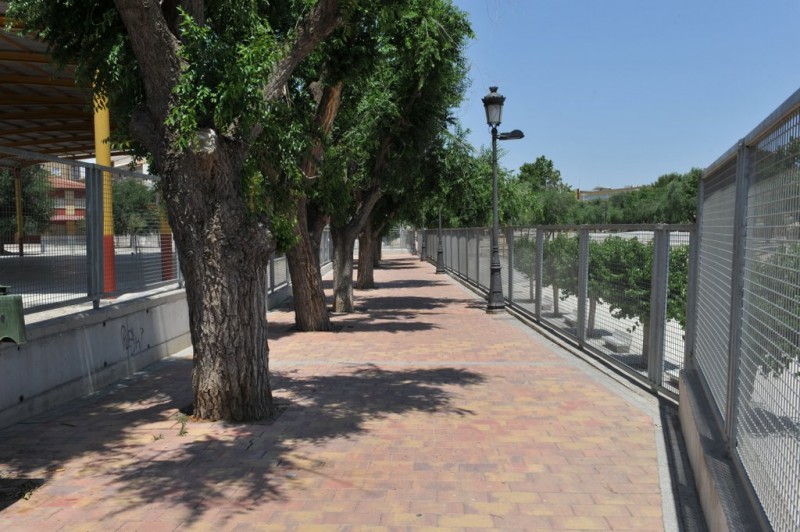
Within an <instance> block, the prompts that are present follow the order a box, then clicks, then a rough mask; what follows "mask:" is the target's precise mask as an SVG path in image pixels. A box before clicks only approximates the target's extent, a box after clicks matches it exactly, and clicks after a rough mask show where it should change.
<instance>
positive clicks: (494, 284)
mask: <svg viewBox="0 0 800 532" xmlns="http://www.w3.org/2000/svg"><path fill="white" fill-rule="evenodd" d="M505 101H506V97H505V96H503V95H501V94H498V93H497V87H489V94H487V95H486V96H484V97H483V107H484V109H485V110H486V123H487V124H489V125H490V126H491V128H492V256H491V262H490V264H489V272H490V277H489V300H488V303H487V305H486V312H502V311H503V310H504V309H505V301H504V300H503V279H502V277H501V276H500V246H499V243H498V241H499V239H500V220H499V217H498V214H497V141H498V140H516V139H521V138H523V137H524V136H525V135H524V134H523V133H522V131H520V130H519V129H515V130H513V131H510V132H508V133H497V126H499V125H500V123H501V122H502V121H503V120H502V119H503V102H505Z"/></svg>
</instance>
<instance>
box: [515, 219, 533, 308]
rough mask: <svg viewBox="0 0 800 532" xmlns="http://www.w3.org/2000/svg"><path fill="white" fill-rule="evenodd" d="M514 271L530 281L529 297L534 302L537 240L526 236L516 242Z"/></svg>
mask: <svg viewBox="0 0 800 532" xmlns="http://www.w3.org/2000/svg"><path fill="white" fill-rule="evenodd" d="M514 269H515V270H516V271H518V272H520V273H521V274H522V275H523V276H524V277H525V278H526V279H528V289H529V297H530V299H531V301H533V300H534V297H535V293H534V286H533V283H534V280H535V279H536V238H531V237H529V236H528V235H525V236H523V237H521V238H517V239H515V240H514Z"/></svg>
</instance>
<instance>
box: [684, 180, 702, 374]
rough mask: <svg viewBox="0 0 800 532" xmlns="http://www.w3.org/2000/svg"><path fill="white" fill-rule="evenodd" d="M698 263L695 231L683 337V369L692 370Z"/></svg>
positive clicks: (697, 233) (691, 246) (699, 196)
mask: <svg viewBox="0 0 800 532" xmlns="http://www.w3.org/2000/svg"><path fill="white" fill-rule="evenodd" d="M697 197H698V203H699V204H701V203H700V202H702V201H703V180H702V179H701V180H700V183H699V184H698V187H697ZM701 208H702V207H700V206H699V205H698V211H697V219H698V220H699V219H700V214H701ZM699 262H700V232H699V231H697V230H694V231H692V232H691V233H690V234H689V284H688V286H687V291H688V294H687V295H688V298H687V301H686V328H685V329H684V336H683V367H684V368H693V367H694V366H695V360H694V337H695V323H696V321H697V273H698V269H697V268H698V265H699Z"/></svg>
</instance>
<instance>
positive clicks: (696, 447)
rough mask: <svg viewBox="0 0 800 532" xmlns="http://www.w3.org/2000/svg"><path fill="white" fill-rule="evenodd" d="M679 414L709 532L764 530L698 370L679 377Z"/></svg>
mask: <svg viewBox="0 0 800 532" xmlns="http://www.w3.org/2000/svg"><path fill="white" fill-rule="evenodd" d="M679 386H680V394H679V396H680V403H679V407H678V413H679V417H680V422H681V431H682V432H683V437H684V440H685V441H686V449H687V452H688V454H689V461H690V462H691V464H692V472H693V473H694V478H695V484H696V485H697V492H698V494H699V496H700V503H701V505H702V507H703V513H704V514H705V519H706V523H707V524H708V528H709V530H714V531H728V530H734V531H739V530H741V531H743V532H744V531H749V530H761V529H762V526H761V524H760V523H759V521H758V519H757V517H756V516H757V514H758V513H759V512H760V510H759V509H757V508H754V507H753V505H752V504H751V502H750V500H749V498H748V497H747V495H746V492H745V490H744V487H743V485H742V483H741V482H740V480H739V477H738V475H737V474H736V470H735V467H734V464H733V462H732V461H731V459H730V458H729V457H728V456H726V452H725V447H724V444H723V441H724V439H723V436H722V434H721V433H720V430H719V426H718V424H717V422H716V420H715V419H714V415H713V412H712V411H711V409H710V406H709V404H708V402H707V400H706V398H705V392H704V390H703V388H702V384H701V382H700V380H699V376H698V375H697V372H696V370H683V371H681V373H680V384H679Z"/></svg>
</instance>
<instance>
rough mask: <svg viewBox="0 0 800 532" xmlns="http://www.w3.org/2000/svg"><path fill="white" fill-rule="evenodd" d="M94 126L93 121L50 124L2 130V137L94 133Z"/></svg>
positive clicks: (0, 131) (0, 129)
mask: <svg viewBox="0 0 800 532" xmlns="http://www.w3.org/2000/svg"><path fill="white" fill-rule="evenodd" d="M93 127H94V125H93V124H92V121H91V119H86V120H83V121H80V122H70V123H69V124H49V125H46V126H34V127H16V128H14V129H8V130H4V129H2V128H0V135H28V134H30V133H50V132H55V131H92V129H93Z"/></svg>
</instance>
